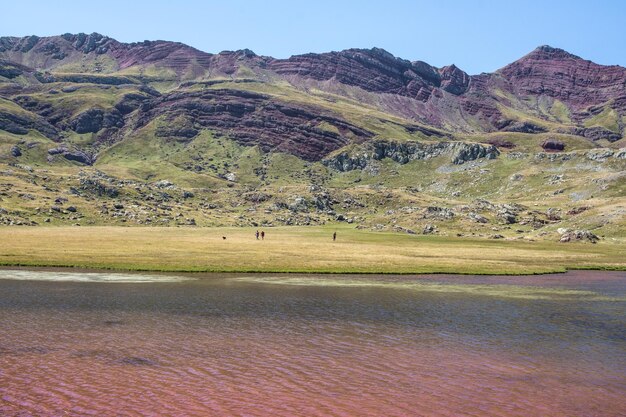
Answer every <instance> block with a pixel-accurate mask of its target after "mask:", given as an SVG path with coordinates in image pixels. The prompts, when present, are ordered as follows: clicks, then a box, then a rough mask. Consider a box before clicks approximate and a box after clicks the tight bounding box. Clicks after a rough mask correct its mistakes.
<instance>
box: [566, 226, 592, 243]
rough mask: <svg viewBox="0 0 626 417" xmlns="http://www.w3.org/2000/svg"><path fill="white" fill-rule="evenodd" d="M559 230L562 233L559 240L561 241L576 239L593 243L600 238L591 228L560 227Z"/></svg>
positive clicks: (573, 240)
mask: <svg viewBox="0 0 626 417" xmlns="http://www.w3.org/2000/svg"><path fill="white" fill-rule="evenodd" d="M558 232H559V234H560V235H561V237H560V239H559V242H561V243H567V242H575V241H587V242H591V243H596V242H598V241H599V240H600V238H599V237H598V236H596V235H595V234H594V233H593V232H590V231H589V230H569V229H559V230H558Z"/></svg>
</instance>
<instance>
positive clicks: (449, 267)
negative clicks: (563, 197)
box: [0, 227, 626, 274]
mask: <svg viewBox="0 0 626 417" xmlns="http://www.w3.org/2000/svg"><path fill="white" fill-rule="evenodd" d="M334 230H335V229H331V228H324V227H306V228H305V227H300V228H298V227H284V228H271V229H266V238H265V240H264V241H261V240H259V241H257V240H256V239H255V237H254V232H255V230H254V229H251V228H149V227H145V228H137V227H135V228H124V227H48V228H42V227H38V228H12V227H4V228H0V264H3V265H30V266H73V267H90V268H111V269H128V270H161V271H223V272H226V271H232V272H235V271H237V272H327V273H352V272H355V273H356V272H363V273H429V272H433V273H435V272H448V273H465V274H534V273H545V272H558V271H564V270H566V269H568V268H595V269H626V257H624V256H623V255H624V253H626V250H625V245H624V244H623V243H620V244H612V243H600V244H596V245H592V244H582V243H575V244H558V243H553V242H522V241H494V240H470V239H457V238H443V237H436V236H410V235H401V234H394V233H374V232H364V231H357V230H354V229H348V228H339V229H337V231H338V239H337V241H336V242H333V241H332V233H333V231H334ZM222 236H226V239H225V240H224V239H222Z"/></svg>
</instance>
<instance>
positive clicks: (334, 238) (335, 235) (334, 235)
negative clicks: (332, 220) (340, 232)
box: [333, 232, 337, 242]
mask: <svg viewBox="0 0 626 417" xmlns="http://www.w3.org/2000/svg"><path fill="white" fill-rule="evenodd" d="M335 240H337V232H335V233H333V242H334V241H335Z"/></svg>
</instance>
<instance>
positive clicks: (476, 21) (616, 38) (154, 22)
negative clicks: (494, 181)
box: [0, 0, 626, 74]
mask: <svg viewBox="0 0 626 417" xmlns="http://www.w3.org/2000/svg"><path fill="white" fill-rule="evenodd" d="M0 9H1V10H2V12H1V13H2V14H1V17H0V22H1V24H0V36H27V35H38V36H50V35H60V34H63V33H67V32H69V33H78V32H85V33H92V32H98V33H101V34H103V35H107V36H110V37H112V38H115V39H117V40H119V41H122V42H137V41H143V40H157V39H162V40H170V41H179V42H183V43H186V44H188V45H191V46H193V47H195V48H198V49H200V50H203V51H206V52H211V53H217V52H220V51H222V50H235V49H243V48H249V49H252V50H253V51H255V52H256V53H257V54H259V55H269V56H273V57H276V58H287V57H289V56H291V55H296V54H302V53H307V52H328V51H339V50H342V49H347V48H371V47H380V48H383V49H386V50H387V51H389V52H391V53H392V54H394V55H396V56H398V57H401V58H404V59H409V60H411V61H415V60H422V61H426V62H428V63H429V64H431V65H435V66H437V67H441V66H444V65H449V64H456V65H457V66H458V67H460V68H461V69H463V70H465V71H466V72H468V73H470V74H478V73H481V72H492V71H495V70H496V69H498V68H501V67H503V66H504V65H506V64H508V63H510V62H513V61H515V60H516V59H519V58H520V57H522V56H523V55H525V54H527V53H529V52H530V51H532V50H533V49H535V48H536V47H537V46H540V45H551V46H554V47H558V48H563V49H565V50H567V51H568V52H571V53H573V54H576V55H579V56H581V57H583V58H585V59H589V60H592V61H595V62H597V63H599V64H605V65H610V64H618V65H622V66H626V42H625V40H626V1H624V0H594V1H588V0H587V1H581V0H569V1H565V0H552V1H551V0H543V1H537V0H519V1H507V0H501V1H491V0H473V1H461V0H428V1H422V0H414V1H409V0H386V1H371V0H356V1H355V0H344V1H342V0H309V1H308V2H302V1H298V0H285V1H278V0H265V1H263V0H259V1H244V0H221V1H211V0H209V1H200V0H180V1H160V0H149V1H146V0H125V1H119V0H106V1H84V0H82V1H74V0H66V1H53V0H47V1H32V0H31V1H26V0H21V1H18V0H10V1H7V0H3V1H2V7H1V8H0Z"/></svg>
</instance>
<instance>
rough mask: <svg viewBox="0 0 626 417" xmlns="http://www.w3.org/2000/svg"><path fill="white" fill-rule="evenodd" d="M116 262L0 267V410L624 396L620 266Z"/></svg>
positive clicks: (495, 408) (421, 406)
mask: <svg viewBox="0 0 626 417" xmlns="http://www.w3.org/2000/svg"><path fill="white" fill-rule="evenodd" d="M23 272H24V274H26V273H27V271H23ZM37 272H38V273H40V274H45V273H46V272H43V271H37ZM51 273H53V274H55V273H58V272H57V271H54V272H51ZM76 273H78V272H76ZM6 274H7V273H6V272H5V271H0V277H6V276H7V275H6ZM11 274H13V273H11ZM105 275H107V274H105ZM108 275H110V274H108ZM125 275H130V276H135V275H142V276H145V277H148V278H141V279H142V280H141V281H136V282H134V283H119V282H118V283H114V282H113V283H112V282H109V281H116V280H118V281H119V278H112V279H110V278H106V277H105V278H103V277H100V278H99V280H100V281H101V282H93V281H94V280H90V282H67V281H66V280H64V281H57V282H46V281H41V280H37V281H30V280H29V281H24V280H20V281H18V280H15V279H13V280H0V317H1V320H0V334H1V335H2V339H1V340H0V415H19V414H20V413H23V414H26V415H29V414H31V415H77V416H78V415H88V414H95V415H115V414H116V413H118V412H120V410H124V412H126V413H128V414H129V415H134V414H136V415H198V416H204V415H278V416H280V415H284V416H293V415H325V416H326V415H387V416H390V415H421V416H460V415H492V416H527V415H542V416H562V415H568V416H587V415H602V416H613V415H615V416H617V415H620V413H622V414H623V411H624V405H623V404H624V402H623V398H624V396H625V395H626V376H625V375H626V340H625V338H624V335H625V334H626V332H625V331H624V330H625V329H626V317H625V316H626V315H625V313H624V311H625V309H624V307H625V305H626V303H625V301H624V297H625V296H626V274H624V273H596V272H575V273H570V274H566V275H557V276H546V277H514V278H511V277H508V278H494V277H454V276H433V277H421V278H419V279H415V278H411V277H372V276H366V277H355V276H348V277H329V276H318V277H314V276H291V275H283V276H273V277H272V276H234V275H224V276H215V275H213V276H201V275H193V276H191V277H189V276H186V275H181V276H180V277H179V278H181V279H177V280H170V279H169V278H165V279H161V278H163V277H164V276H165V277H166V276H167V274H165V275H163V274H160V275H156V276H157V277H160V278H159V279H155V278H150V277H154V275H147V274H125ZM13 276H14V275H13ZM189 278H192V279H189ZM124 279H129V278H124ZM131 279H135V278H132V277H131ZM148 279H152V280H153V281H154V282H151V283H146V282H145V281H147V280H148ZM102 281H106V282H102ZM546 282H547V283H548V284H546Z"/></svg>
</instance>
